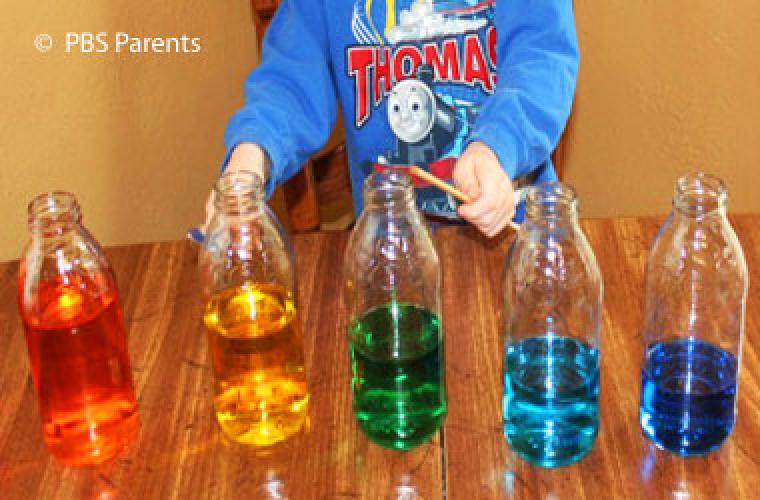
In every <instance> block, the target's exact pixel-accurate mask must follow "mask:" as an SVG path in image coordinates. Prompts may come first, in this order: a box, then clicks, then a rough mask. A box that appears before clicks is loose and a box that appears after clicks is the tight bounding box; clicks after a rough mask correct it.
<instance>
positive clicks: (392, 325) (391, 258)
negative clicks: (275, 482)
mask: <svg viewBox="0 0 760 500" xmlns="http://www.w3.org/2000/svg"><path fill="white" fill-rule="evenodd" d="M344 266H345V267H344V277H345V284H346V291H345V297H346V308H347V312H348V318H349V323H348V340H349V350H350V354H351V375H352V378H351V386H352V389H353V407H354V415H355V416H356V419H357V421H358V422H359V427H360V428H361V429H362V431H363V432H364V433H365V434H366V435H367V436H368V437H369V438H370V439H371V440H373V441H374V442H376V443H378V444H379V445H381V446H384V447H387V448H394V449H402V450H406V449H410V448H413V447H415V446H417V445H419V444H421V443H423V442H425V441H427V440H428V439H429V438H430V437H431V436H432V435H433V434H435V432H436V431H437V430H438V429H439V427H440V426H441V423H442V421H443V417H444V415H445V413H446V390H445V383H444V364H443V330H442V325H441V299H440V289H441V271H440V264H439V262H438V255H437V254H436V251H435V247H434V245H433V240H432V238H431V236H430V232H429V230H428V228H427V226H426V224H425V220H424V219H423V217H422V215H421V213H420V212H419V210H418V209H417V207H416V206H415V203H414V189H413V187H412V182H411V179H410V178H409V177H408V176H406V175H405V174H402V173H399V172H384V173H375V174H372V175H370V176H369V177H367V179H366V180H365V183H364V210H363V211H362V213H361V215H360V216H359V219H358V220H357V222H356V227H355V228H354V230H353V232H352V233H351V238H350V241H349V243H348V247H347V248H346V254H345V264H344Z"/></svg>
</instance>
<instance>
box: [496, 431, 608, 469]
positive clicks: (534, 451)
mask: <svg viewBox="0 0 760 500" xmlns="http://www.w3.org/2000/svg"><path fill="white" fill-rule="evenodd" d="M596 436H597V429H594V430H593V431H592V432H590V433H587V435H585V436H582V437H580V438H578V436H577V434H574V435H573V437H571V438H569V439H572V440H573V441H576V443H574V445H573V446H564V447H562V446H557V445H556V444H552V441H554V440H557V439H561V437H558V436H551V437H548V438H547V436H544V435H541V436H515V435H510V434H505V437H506V441H507V444H508V445H509V447H510V448H511V449H512V451H514V452H515V453H516V454H517V456H519V457H520V458H522V459H523V460H525V461H526V462H528V463H530V464H532V465H536V466H539V467H544V468H555V467H564V466H567V465H571V464H574V463H575V462H577V461H579V460H581V459H582V458H583V457H585V456H586V455H588V454H589V453H590V452H591V450H592V449H593V447H594V442H595V441H596Z"/></svg>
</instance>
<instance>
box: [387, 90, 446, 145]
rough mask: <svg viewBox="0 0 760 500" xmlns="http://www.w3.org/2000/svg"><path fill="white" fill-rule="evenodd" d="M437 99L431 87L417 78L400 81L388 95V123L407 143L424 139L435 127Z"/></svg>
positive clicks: (394, 132)
mask: <svg viewBox="0 0 760 500" xmlns="http://www.w3.org/2000/svg"><path fill="white" fill-rule="evenodd" d="M434 118H435V99H434V97H433V94H432V92H431V90H430V88H429V87H428V86H427V85H425V84H424V83H423V82H421V81H419V80H416V79H409V80H404V81H402V82H399V83H398V84H397V85H396V86H395V87H394V88H393V90H392V91H391V93H390V95H389V96H388V123H389V125H390V127H391V130H392V131H393V134H394V135H395V136H396V137H397V138H398V139H400V140H402V141H404V142H406V143H415V142H419V141H421V140H423V139H424V138H425V137H427V136H428V134H429V133H430V131H431V130H432V129H433V124H434Z"/></svg>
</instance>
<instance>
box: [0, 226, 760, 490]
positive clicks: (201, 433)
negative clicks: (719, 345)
mask: <svg viewBox="0 0 760 500" xmlns="http://www.w3.org/2000/svg"><path fill="white" fill-rule="evenodd" d="M658 222H659V221H658V220H656V219H651V218H642V219H615V220H609V219H607V220H588V221H584V223H583V227H584V229H585V230H586V232H587V234H588V236H589V238H590V240H591V243H592V246H593V248H594V250H595V252H596V255H597V258H598V260H599V263H600V266H601V269H602V272H603V275H604V279H605V300H604V302H605V312H604V326H603V334H602V374H601V377H602V378H601V430H600V435H599V437H598V439H597V442H596V444H595V447H594V449H593V450H592V452H591V453H590V455H588V457H586V458H585V459H584V460H582V461H581V462H579V463H577V464H575V465H572V466H569V467H565V468H560V469H554V470H546V469H540V468H536V467H532V466H530V465H528V464H526V463H524V462H522V461H521V460H519V459H517V458H516V457H515V456H514V455H513V454H512V453H511V452H510V451H509V449H508V446H507V445H506V442H505V441H504V438H503V435H502V432H501V417H500V415H501V405H500V401H501V351H502V346H501V342H500V337H501V333H500V310H501V298H500V291H501V275H502V266H503V260H504V255H505V252H506V248H507V246H508V244H509V241H510V239H511V236H506V237H505V238H504V239H501V240H496V241H486V240H485V239H483V238H481V237H479V236H477V235H476V234H475V233H474V232H473V231H472V230H471V229H468V228H464V227H461V228H445V229H441V230H439V231H438V232H437V234H436V240H437V244H438V249H439V254H440V257H441V262H442V267H443V273H444V292H443V310H444V328H445V334H446V381H447V387H448V394H449V414H448V416H447V418H446V421H445V424H444V429H443V432H442V433H441V435H440V436H439V437H436V438H435V439H434V440H433V441H431V442H430V443H427V444H425V445H423V446H421V447H419V448H417V449H415V450H413V451H412V452H408V453H399V452H393V451H388V450H383V449H381V448H379V447H377V446H375V445H374V444H372V443H370V442H368V441H367V439H366V438H365V437H364V436H363V435H362V434H361V433H360V431H359V430H358V428H357V426H356V424H355V421H354V418H353V413H352V411H351V393H350V388H349V368H348V354H347V345H346V341H345V333H344V331H345V321H346V318H345V315H344V309H343V304H342V287H341V281H340V267H341V264H342V261H343V250H344V248H345V243H346V239H347V238H346V236H347V235H346V234H345V233H317V234H307V235H299V236H297V237H295V239H294V243H295V247H296V253H297V255H298V271H299V297H300V304H299V305H300V311H301V319H302V321H303V323H304V331H305V333H306V334H305V338H306V345H305V350H306V355H307V368H308V370H309V380H310V388H311V391H312V400H311V401H312V402H311V408H310V423H309V428H308V430H306V431H305V432H303V433H301V434H299V435H298V436H296V437H294V438H293V439H292V440H290V441H289V442H286V443H284V444H283V445H281V446H279V447H276V448H274V449H272V450H269V451H267V452H257V451H255V450H253V449H250V448H246V447H244V446H240V445H236V444H232V443H229V442H227V441H226V440H225V439H224V438H223V437H222V435H221V434H220V432H219V431H218V429H217V424H216V421H215V419H214V415H213V405H212V401H211V397H212V376H211V371H210V367H209V364H208V360H207V353H206V340H205V336H204V332H203V329H202V326H201V324H200V314H201V308H202V304H201V303H200V300H199V296H198V295H199V294H198V282H197V272H196V263H197V249H196V248H195V247H193V246H192V245H191V244H189V243H186V242H169V243H156V244H144V245H133V246H127V247H118V248H112V249H108V251H107V254H108V256H109V258H110V260H111V263H112V264H113V267H114V269H115V271H116V273H117V276H118V280H119V288H120V290H121V292H122V304H123V306H124V313H125V320H126V324H127V330H128V335H129V348H130V357H131V360H132V367H133V370H134V376H135V384H136V389H137V393H138V399H139V412H140V418H141V432H140V436H139V438H138V439H137V441H136V442H135V443H134V444H133V445H132V447H131V448H130V449H129V450H128V451H127V452H125V453H124V454H122V455H121V456H119V457H118V458H117V459H115V460H114V461H112V462H111V463H109V464H106V465H104V466H101V467H97V468H90V469H67V468H65V467H62V466H60V465H58V464H57V463H56V462H55V461H54V460H53V459H52V458H51V457H50V456H49V454H48V453H47V451H46V449H45V447H44V444H43V442H42V436H41V428H40V422H39V414H38V411H37V402H36V397H35V395H34V390H33V387H32V382H31V378H30V376H29V369H28V360H27V352H26V345H25V342H24V335H23V329H22V326H21V322H20V319H19V317H18V314H17V312H16V272H17V264H16V263H7V264H0V485H1V486H0V498H3V499H6V498H7V499H27V498H28V499H47V498H54V499H57V498H60V499H68V498H74V499H78V498H97V499H110V498H130V499H131V498H134V499H140V500H143V499H152V498H160V499H164V498H177V499H186V498H203V499H227V498H262V499H278V498H290V499H312V498H314V499H323V498H324V499H340V498H367V499H385V498H394V499H396V498H398V499H416V498H422V499H438V498H450V499H460V498H461V499H466V500H476V499H481V498H482V499H489V498H594V499H595V498H646V499H655V498H679V499H680V498H720V499H723V498H758V497H760V338H759V337H758V335H759V334H758V329H760V313H759V312H758V310H759V309H760V308H759V307H758V306H760V304H758V291H760V290H759V288H758V286H757V285H760V276H758V273H757V271H758V270H760V230H758V229H756V228H757V227H758V226H760V216H741V217H735V218H733V222H734V223H735V227H736V229H737V232H738V234H739V238H740V240H741V241H742V244H743V246H744V249H745V253H746V254H747V260H748V264H749V268H750V274H751V278H750V280H751V286H750V299H749V304H748V309H747V312H748V315H747V331H746V338H745V344H744V354H743V366H742V373H741V381H740V390H739V417H738V421H737V425H736V428H735V430H734V432H733V434H732V436H731V437H730V438H729V440H728V441H727V442H726V443H725V445H724V446H723V447H722V448H720V449H719V450H718V451H717V452H714V453H712V454H710V455H708V456H707V457H704V458H691V459H680V458H677V457H673V456H671V455H669V454H667V453H665V452H661V451H658V450H656V449H655V448H654V447H653V446H652V445H651V444H649V443H648V442H647V441H646V440H645V439H644V438H643V437H642V435H641V431H640V429H639V424H638V417H637V413H638V397H639V385H640V380H639V362H640V357H641V353H642V345H641V341H640V337H639V324H640V320H641V312H642V311H641V308H642V295H641V290H642V285H643V265H644V261H645V259H646V254H647V250H648V248H649V245H650V244H651V241H652V238H653V237H654V233H655V231H656V229H657V226H658ZM756 283H757V285H756Z"/></svg>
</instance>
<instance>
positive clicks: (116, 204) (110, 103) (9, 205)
mask: <svg viewBox="0 0 760 500" xmlns="http://www.w3.org/2000/svg"><path fill="white" fill-rule="evenodd" d="M2 11H3V15H2V16H0V47H2V53H1V55H0V96H2V106H3V109H2V114H0V116H1V117H2V118H0V151H2V165H0V210H1V211H2V215H3V217H2V219H3V224H2V231H0V260H4V259H11V258H17V257H18V255H19V254H20V251H21V248H22V246H23V244H24V242H25V241H26V239H27V228H26V204H27V202H28V201H29V199H30V198H32V197H33V196H34V195H36V194H37V193H40V192H43V191H46V190H50V189H64V190H70V191H73V192H75V193H76V194H77V196H78V198H79V200H80V204H81V205H82V208H83V211H84V217H85V224H86V225H87V226H88V227H89V228H90V229H91V230H92V232H93V233H94V234H95V235H96V237H97V238H98V239H99V240H100V241H101V242H103V243H104V244H111V243H122V242H132V241H146V240H156V239H174V238H181V237H183V236H184V232H185V230H186V228H187V227H189V226H190V225H192V224H195V223H196V222H198V221H199V220H200V219H201V218H202V215H203V205H204V199H205V196H206V194H207V193H208V188H209V187H210V185H211V183H212V181H213V179H214V177H215V176H216V175H217V173H218V170H217V169H218V165H219V162H220V160H221V157H222V155H223V149H222V133H223V129H224V124H225V123H226V120H227V118H228V116H229V115H230V114H231V113H232V111H233V110H234V109H235V108H236V107H237V106H239V105H240V104H241V103H242V82H243V80H244V78H245V75H246V74H247V72H248V71H249V70H250V68H251V67H252V66H253V65H254V63H255V61H256V59H257V54H256V43H255V38H254V31H253V27H252V23H251V14H250V7H249V3H248V0H225V1H211V2H209V1H204V0H172V1H162V2H157V1H156V2H132V1H128V0H109V1H107V2H97V1H92V0H70V1H68V2H50V1H42V2H27V1H22V0H12V1H9V0H6V2H5V3H4V5H3V8H2ZM67 31H105V32H109V33H110V34H114V33H115V32H117V31H124V32H128V33H133V34H135V35H145V36H149V35H153V36H181V35H182V34H183V33H186V34H188V35H191V36H198V37H201V39H202V41H201V43H202V51H201V53H199V54H184V55H177V54H142V55H131V54H125V53H122V54H115V53H113V52H110V53H108V54H97V55H94V54H90V55H83V54H77V53H70V54H66V53H65V48H64V46H63V42H64V33H65V32H67ZM38 33H49V34H50V35H52V36H53V37H54V40H55V42H56V44H55V45H54V48H53V50H51V51H50V52H49V53H46V54H42V53H39V52H38V51H37V50H35V48H34V45H33V40H34V37H35V36H36V35H37V34H38Z"/></svg>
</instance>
